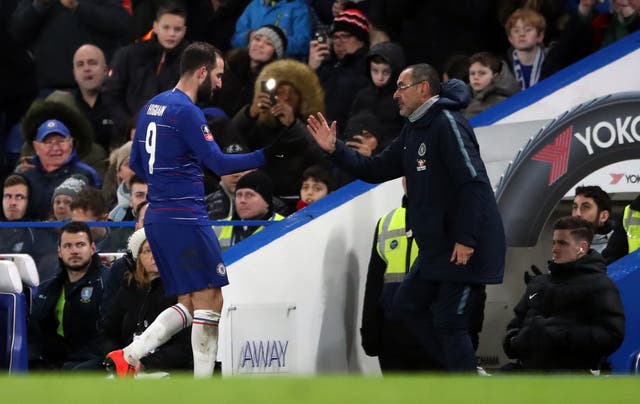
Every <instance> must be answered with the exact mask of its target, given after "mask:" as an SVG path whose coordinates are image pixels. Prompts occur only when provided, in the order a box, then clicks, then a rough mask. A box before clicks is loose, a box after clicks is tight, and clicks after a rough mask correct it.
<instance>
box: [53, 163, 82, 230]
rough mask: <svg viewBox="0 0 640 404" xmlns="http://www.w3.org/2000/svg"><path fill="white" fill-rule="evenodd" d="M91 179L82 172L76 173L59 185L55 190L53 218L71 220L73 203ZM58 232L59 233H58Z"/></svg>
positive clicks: (63, 220) (59, 220) (60, 220)
mask: <svg viewBox="0 0 640 404" xmlns="http://www.w3.org/2000/svg"><path fill="white" fill-rule="evenodd" d="M88 183H89V180H87V178H86V177H85V176H84V175H82V174H74V175H72V176H71V177H69V178H67V179H66V180H64V181H63V182H62V184H60V185H58V187H57V188H56V189H55V191H53V197H52V198H51V203H52V205H53V206H52V214H51V220H53V221H57V222H66V221H69V220H71V203H72V202H73V201H74V200H75V199H76V198H77V197H78V192H80V191H81V190H82V189H83V188H84V187H86V186H87V184H88ZM56 234H57V233H56Z"/></svg>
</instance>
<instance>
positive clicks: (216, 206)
mask: <svg viewBox="0 0 640 404" xmlns="http://www.w3.org/2000/svg"><path fill="white" fill-rule="evenodd" d="M222 151H223V152H224V153H225V154H238V153H248V152H249V150H248V149H247V147H246V146H243V145H241V144H238V143H232V144H230V145H228V146H227V147H225V148H224V149H223V150H222ZM253 170H254V169H251V170H246V171H240V172H237V173H233V174H227V175H223V176H221V177H220V187H219V189H217V190H216V191H215V192H213V193H211V194H209V195H207V196H206V197H205V203H206V205H207V213H208V215H209V219H211V220H224V219H226V218H228V217H232V216H234V214H235V211H236V210H235V204H234V203H233V199H234V195H235V193H236V184H237V183H238V181H239V180H240V178H242V176H243V175H245V174H247V173H250V172H251V171H253ZM271 201H272V204H273V209H274V210H275V211H276V212H277V213H279V214H280V215H282V216H287V215H288V214H289V209H288V207H287V205H285V204H284V202H282V201H281V200H280V199H279V198H278V197H276V196H274V197H273V198H272V200H271Z"/></svg>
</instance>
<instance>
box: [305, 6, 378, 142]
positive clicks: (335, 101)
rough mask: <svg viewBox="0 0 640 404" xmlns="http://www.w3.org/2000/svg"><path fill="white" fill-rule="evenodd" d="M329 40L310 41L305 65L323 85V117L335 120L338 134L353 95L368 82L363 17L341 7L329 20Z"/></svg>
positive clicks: (361, 14)
mask: <svg viewBox="0 0 640 404" xmlns="http://www.w3.org/2000/svg"><path fill="white" fill-rule="evenodd" d="M329 39H330V42H327V40H326V38H325V39H324V41H322V42H320V41H319V40H318V39H314V40H313V41H311V43H310V45H309V66H310V67H311V68H312V69H314V70H315V71H316V73H317V74H318V77H319V78H320V83H321V84H322V87H323V88H324V92H325V100H326V104H327V106H326V114H327V119H329V121H337V122H338V132H339V135H340V134H342V130H343V129H344V128H343V127H342V126H341V125H344V123H345V122H347V120H348V119H347V118H348V113H349V110H350V109H351V104H352V103H353V99H354V97H355V95H356V94H357V93H358V91H359V90H361V89H362V88H364V87H366V86H367V84H368V82H369V79H368V77H367V66H366V55H367V50H368V49H369V22H368V21H367V17H365V15H364V14H363V13H362V11H360V10H358V9H355V8H351V9H347V10H344V11H343V12H341V13H340V14H338V16H337V17H336V18H335V19H334V20H333V24H332V26H331V32H330V38H329ZM339 137H340V136H339ZM340 138H341V139H342V137H340Z"/></svg>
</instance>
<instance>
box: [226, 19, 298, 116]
mask: <svg viewBox="0 0 640 404" xmlns="http://www.w3.org/2000/svg"><path fill="white" fill-rule="evenodd" d="M286 49H287V36H286V35H285V33H284V31H282V29H280V28H279V27H276V26H275V25H264V26H262V27H260V28H258V29H256V30H254V31H252V32H251V35H250V39H249V45H248V46H247V47H246V48H236V49H234V50H232V51H231V52H229V54H228V56H227V68H226V69H225V72H224V77H223V79H222V80H223V82H224V86H222V88H221V89H220V91H218V92H217V93H216V95H214V97H217V100H216V99H215V98H214V100H215V101H214V103H216V104H217V105H220V106H221V107H222V108H223V109H224V111H225V112H226V113H227V114H228V115H229V116H233V115H235V114H236V113H237V112H238V111H239V110H240V108H242V107H243V106H245V105H247V104H249V103H251V101H252V100H253V96H254V94H253V87H254V86H255V83H256V78H257V77H258V74H260V71H261V70H262V68H263V67H264V66H265V65H266V64H268V63H270V62H272V61H274V60H276V59H281V58H282V57H283V56H284V52H285V50H286Z"/></svg>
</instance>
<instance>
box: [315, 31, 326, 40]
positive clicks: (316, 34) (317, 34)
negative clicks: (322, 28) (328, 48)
mask: <svg viewBox="0 0 640 404" xmlns="http://www.w3.org/2000/svg"><path fill="white" fill-rule="evenodd" d="M313 39H315V40H316V42H318V43H324V41H325V38H324V35H322V34H321V33H320V32H316V33H315V34H314V36H313Z"/></svg>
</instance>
